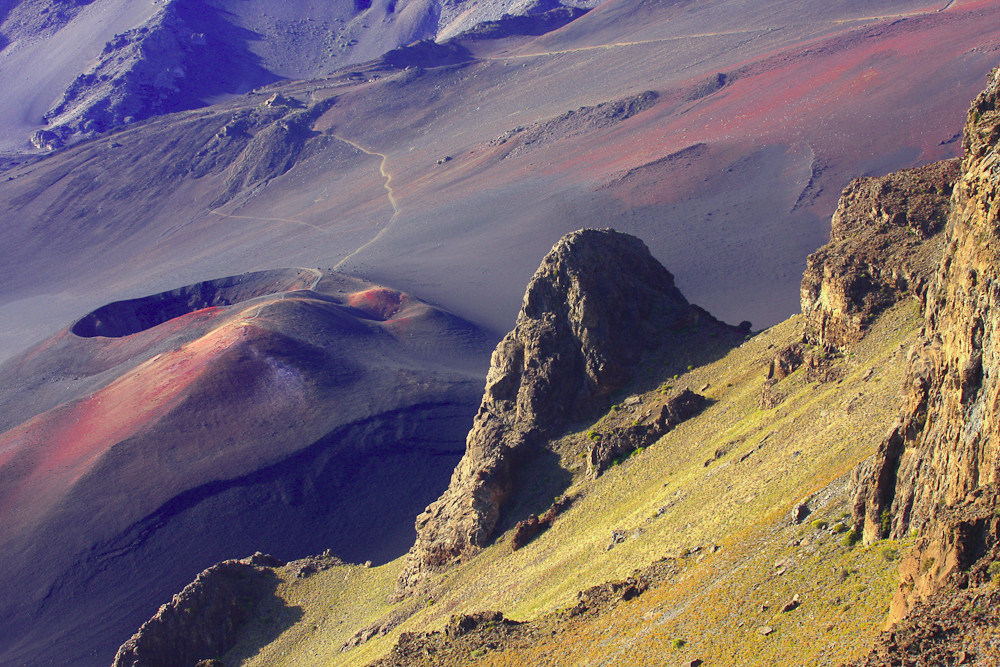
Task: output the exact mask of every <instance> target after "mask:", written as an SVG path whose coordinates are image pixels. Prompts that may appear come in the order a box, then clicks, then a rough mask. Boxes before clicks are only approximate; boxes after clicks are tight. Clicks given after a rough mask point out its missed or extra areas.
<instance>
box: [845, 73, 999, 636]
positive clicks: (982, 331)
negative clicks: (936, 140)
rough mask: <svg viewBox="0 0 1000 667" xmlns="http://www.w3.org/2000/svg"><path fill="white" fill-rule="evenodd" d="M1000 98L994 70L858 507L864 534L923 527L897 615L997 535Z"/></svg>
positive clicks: (963, 571) (960, 575)
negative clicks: (899, 395) (898, 404)
mask: <svg viewBox="0 0 1000 667" xmlns="http://www.w3.org/2000/svg"><path fill="white" fill-rule="evenodd" d="M998 102H1000V87H998V82H997V79H996V73H994V75H993V77H992V78H991V82H990V85H989V87H988V88H987V90H986V91H985V92H984V93H983V94H982V95H980V96H979V97H978V98H977V99H976V100H975V101H974V102H973V105H972V109H971V111H970V114H969V120H968V122H967V124H966V129H965V132H966V137H965V158H964V160H963V162H962V168H961V175H960V178H959V180H958V182H957V183H956V185H955V193H954V196H953V199H952V212H951V215H950V218H949V221H948V228H947V236H946V240H945V248H946V250H945V253H944V257H943V259H942V261H941V265H940V268H939V270H938V272H937V275H936V277H935V279H934V282H933V284H932V285H931V286H930V287H929V289H928V292H927V295H926V299H925V304H926V305H925V323H924V329H923V331H922V335H921V339H922V340H921V341H920V343H919V344H918V345H917V346H915V347H914V349H913V350H912V351H911V353H910V360H909V368H908V373H907V380H906V387H905V393H906V399H905V401H906V402H905V405H904V409H903V414H902V416H901V418H900V419H899V421H898V423H897V424H896V425H895V426H894V427H893V428H892V430H891V431H890V433H889V434H888V436H887V437H886V439H885V440H884V441H883V443H882V444H881V446H880V448H879V450H878V452H877V453H876V455H875V456H874V457H873V459H872V460H871V461H869V462H867V463H866V464H865V465H864V466H862V467H861V468H859V469H858V471H857V472H856V482H857V485H858V492H857V496H856V500H855V510H854V515H855V520H856V522H857V523H858V525H859V526H862V527H863V530H864V538H865V541H866V542H869V543H870V542H872V541H874V540H876V539H879V538H881V537H886V536H892V537H902V536H904V535H907V534H909V533H910V532H911V531H915V532H917V533H918V534H919V535H920V536H921V537H920V539H919V540H918V543H917V546H916V548H915V550H914V551H913V552H912V553H911V554H910V555H909V556H908V558H907V559H906V561H905V562H904V564H903V575H904V582H903V586H902V588H901V589H900V593H899V594H898V595H897V597H896V599H895V600H894V603H893V609H892V614H891V617H892V619H893V620H896V619H899V618H901V617H902V616H903V615H904V614H905V612H906V611H907V609H908V608H909V607H910V606H912V604H913V603H914V602H915V601H916V600H919V599H920V598H924V597H926V596H928V595H932V594H934V593H935V592H936V591H941V590H946V589H948V590H953V589H956V588H962V587H964V586H966V585H968V581H969V571H970V568H972V567H973V566H974V565H975V564H976V563H977V562H980V561H981V559H982V558H984V557H986V554H988V553H990V552H992V551H994V550H995V547H996V544H997V541H998V527H997V520H996V508H997V492H996V489H997V484H998V482H1000V384H998V382H997V378H998V373H1000V357H998V355H1000V331H998V329H1000V310H998V307H1000V280H998V279H1000V233H998V220H997V210H998V209H997V201H998V197H1000V183H998V177H1000V151H998V147H997V141H998V138H1000V110H998ZM928 563H930V564H932V566H927V564H928Z"/></svg>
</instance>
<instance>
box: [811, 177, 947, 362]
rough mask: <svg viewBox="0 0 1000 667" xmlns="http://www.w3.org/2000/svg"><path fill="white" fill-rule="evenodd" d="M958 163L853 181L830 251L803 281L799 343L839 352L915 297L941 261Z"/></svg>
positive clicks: (816, 256) (814, 260) (815, 257)
mask: <svg viewBox="0 0 1000 667" xmlns="http://www.w3.org/2000/svg"><path fill="white" fill-rule="evenodd" d="M957 175H958V161H957V160H945V161H943V162H936V163H933V164H929V165H926V166H923V167H918V168H916V169H905V170H903V171H899V172H896V173H892V174H889V175H887V176H881V177H878V178H857V179H855V180H853V181H851V183H850V184H849V185H848V186H847V188H845V189H844V192H843V194H842V195H841V197H840V203H839V205H838V207H837V211H836V212H835V213H834V214H833V220H832V228H831V231H830V243H828V244H827V245H825V246H823V247H822V248H820V249H819V250H817V251H816V252H814V253H813V254H811V255H810V256H809V258H808V260H807V265H806V270H805V273H804V274H803V276H802V296H801V299H802V312H803V313H804V314H805V315H806V317H807V320H808V323H807V328H806V340H807V341H808V342H810V343H813V344H816V345H820V346H823V347H832V348H835V349H839V350H843V349H845V348H848V347H850V346H851V345H853V344H855V343H856V342H857V341H858V340H860V339H861V337H862V336H864V333H865V331H866V330H867V328H868V327H869V325H870V324H871V322H872V321H874V319H875V318H876V317H877V316H878V314H879V313H881V312H882V311H884V310H885V309H886V308H888V307H889V306H891V305H892V304H894V303H896V302H897V301H899V300H900V299H901V298H902V297H904V296H905V295H913V296H918V297H919V296H920V295H922V293H923V291H924V290H925V289H926V286H927V284H928V280H929V279H930V278H931V277H932V276H933V274H934V271H935V269H936V268H937V264H938V261H939V258H940V255H941V247H942V241H941V233H940V232H941V231H942V230H943V229H944V223H945V219H946V218H947V214H948V205H949V204H948V202H949V198H950V196H951V192H952V186H953V184H954V182H955V179H956V178H957Z"/></svg>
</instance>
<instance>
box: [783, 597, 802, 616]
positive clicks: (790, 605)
mask: <svg viewBox="0 0 1000 667" xmlns="http://www.w3.org/2000/svg"><path fill="white" fill-rule="evenodd" d="M800 604H802V603H801V602H799V595H798V593H796V594H795V596H794V597H792V599H791V600H790V601H788V602H786V603H785V604H784V605H782V607H781V613H783V614H787V613H788V612H790V611H795V610H796V609H798V608H799V605H800Z"/></svg>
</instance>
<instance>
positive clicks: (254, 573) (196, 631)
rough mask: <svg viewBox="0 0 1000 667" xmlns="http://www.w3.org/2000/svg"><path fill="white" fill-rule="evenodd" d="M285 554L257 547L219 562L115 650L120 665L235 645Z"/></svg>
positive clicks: (154, 665) (169, 660)
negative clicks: (245, 555)
mask: <svg viewBox="0 0 1000 667" xmlns="http://www.w3.org/2000/svg"><path fill="white" fill-rule="evenodd" d="M282 565H284V563H283V562H281V561H280V560H278V559H276V558H274V557H272V556H266V555H264V554H261V553H256V554H254V555H253V556H251V557H249V558H244V559H242V560H227V561H223V562H221V563H218V564H217V565H213V566H212V567H210V568H208V569H207V570H205V571H204V572H202V573H201V574H199V575H198V577H197V578H196V579H195V580H194V581H193V582H191V583H190V584H188V585H187V586H185V587H184V590H182V591H181V592H180V593H178V594H177V595H175V596H174V598H173V600H171V601H170V602H169V603H167V604H165V605H163V606H161V607H160V610H159V611H158V612H156V615H155V616H154V617H153V618H151V619H150V620H148V621H146V622H145V623H143V625H142V627H141V628H139V631H138V632H136V633H135V634H134V635H132V638H131V639H129V640H128V641H127V642H125V643H124V644H123V645H122V647H121V648H120V649H118V654H117V655H116V656H115V661H114V667H139V666H142V667H159V666H161V665H162V667H173V666H175V665H193V664H195V663H196V662H199V661H201V660H211V659H214V658H216V657H218V656H220V655H222V654H224V653H225V652H226V651H227V650H229V649H230V648H231V647H232V645H233V643H234V642H235V641H236V635H237V633H238V632H239V630H240V628H241V627H242V626H243V624H244V623H246V622H247V621H248V620H249V619H250V618H252V617H253V612H254V607H255V604H256V602H257V600H258V598H260V597H261V596H262V595H263V594H264V593H265V592H266V591H267V590H268V588H269V586H270V587H271V588H273V586H274V585H275V582H276V577H275V576H274V573H273V572H272V571H271V570H270V568H272V567H280V566H282Z"/></svg>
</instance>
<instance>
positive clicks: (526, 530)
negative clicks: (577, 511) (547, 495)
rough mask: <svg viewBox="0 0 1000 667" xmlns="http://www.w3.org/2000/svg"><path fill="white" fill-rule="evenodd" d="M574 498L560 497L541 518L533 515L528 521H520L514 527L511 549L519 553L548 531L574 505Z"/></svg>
mask: <svg viewBox="0 0 1000 667" xmlns="http://www.w3.org/2000/svg"><path fill="white" fill-rule="evenodd" d="M572 502H573V500H572V498H568V497H566V496H559V497H558V498H556V500H555V502H554V503H552V505H551V506H550V507H549V508H548V509H547V510H545V512H543V513H542V515H541V516H535V515H534V514H531V515H529V516H528V518H527V519H524V520H522V521H518V522H517V525H516V526H514V534H513V535H512V536H511V538H510V548H511V550H513V551H517V550H518V549H520V548H521V547H524V546H526V545H527V544H528V542H530V541H531V540H533V539H535V537H537V536H538V535H539V533H543V532H545V531H546V530H548V529H549V528H550V527H551V526H552V524H553V523H554V522H555V520H556V517H557V516H559V514H560V513H561V512H562V511H563V510H565V509H566V508H567V507H569V506H570V505H571V504H572Z"/></svg>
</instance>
